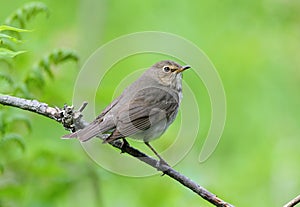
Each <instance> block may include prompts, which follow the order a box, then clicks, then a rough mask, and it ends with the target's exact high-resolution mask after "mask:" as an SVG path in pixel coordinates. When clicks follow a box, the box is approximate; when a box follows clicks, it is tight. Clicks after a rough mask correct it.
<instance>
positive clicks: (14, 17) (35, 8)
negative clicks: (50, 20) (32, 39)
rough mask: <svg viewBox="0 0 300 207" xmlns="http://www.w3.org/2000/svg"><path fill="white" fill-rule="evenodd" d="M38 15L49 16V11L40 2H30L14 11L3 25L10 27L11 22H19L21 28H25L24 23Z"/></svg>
mask: <svg viewBox="0 0 300 207" xmlns="http://www.w3.org/2000/svg"><path fill="white" fill-rule="evenodd" d="M39 13H46V15H47V16H48V15H49V9H48V7H47V5H46V4H44V3H42V2H30V3H27V4H25V5H24V6H22V7H21V8H19V9H18V10H16V11H15V12H14V13H12V14H11V15H10V16H9V17H8V18H7V19H6V20H5V23H6V24H8V25H11V24H12V22H14V21H17V22H19V24H20V26H21V27H22V28H24V27H25V23H26V22H28V21H30V19H32V18H33V17H35V16H36V15H37V14H39Z"/></svg>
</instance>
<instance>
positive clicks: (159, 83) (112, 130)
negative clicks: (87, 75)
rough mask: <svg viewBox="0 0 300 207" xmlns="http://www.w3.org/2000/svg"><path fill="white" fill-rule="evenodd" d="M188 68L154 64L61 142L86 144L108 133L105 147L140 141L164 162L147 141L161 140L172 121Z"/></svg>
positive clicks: (166, 62)
mask: <svg viewBox="0 0 300 207" xmlns="http://www.w3.org/2000/svg"><path fill="white" fill-rule="evenodd" d="M188 68H190V66H181V65H179V64H177V63H175V62H173V61H170V60H164V61H160V62H158V63H156V64H154V65H153V66H152V67H150V68H149V69H148V70H146V71H145V72H144V73H143V74H142V75H141V76H140V77H139V78H138V79H137V80H136V81H135V82H133V83H132V84H131V85H130V86H128V87H127V88H126V89H125V90H124V91H123V93H122V94H121V95H120V96H119V97H118V98H116V99H115V100H114V101H113V102H112V103H111V104H109V105H108V106H107V107H106V108H105V109H104V110H103V111H102V113H101V114H100V115H99V116H98V117H97V118H96V119H95V120H94V121H93V122H91V123H90V124H89V125H88V126H86V127H85V128H83V129H81V130H79V131H76V132H74V133H72V134H68V135H65V136H63V138H76V137H77V138H78V139H79V140H80V141H81V142H85V141H87V140H89V139H91V138H93V137H95V136H97V135H98V136H101V135H103V134H108V133H109V134H110V135H109V136H108V138H106V139H105V140H104V143H107V142H112V141H114V140H116V139H121V138H122V139H123V140H124V144H128V143H127V141H126V140H125V137H130V138H133V139H137V140H142V141H143V142H144V143H145V144H146V145H147V146H148V147H149V148H150V149H151V150H152V151H153V152H154V153H155V154H156V155H157V156H158V158H159V159H160V160H161V161H163V159H162V158H161V157H160V156H159V154H158V153H157V152H156V151H155V150H154V149H153V147H152V146H151V145H150V144H149V141H152V140H153V139H155V138H158V137H160V136H161V135H162V134H163V133H164V132H165V131H166V129H167V128H168V127H169V125H170V124H171V123H172V122H173V121H174V119H175V117H176V115H177V112H178V109H179V105H180V102H181V99H182V72H183V71H185V70H186V69H188Z"/></svg>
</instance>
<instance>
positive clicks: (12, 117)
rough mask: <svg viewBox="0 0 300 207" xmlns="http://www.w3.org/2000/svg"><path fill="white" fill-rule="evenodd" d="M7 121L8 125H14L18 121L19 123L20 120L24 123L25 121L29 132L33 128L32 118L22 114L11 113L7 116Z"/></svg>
mask: <svg viewBox="0 0 300 207" xmlns="http://www.w3.org/2000/svg"><path fill="white" fill-rule="evenodd" d="M5 122H6V125H7V126H9V125H13V124H15V123H17V122H18V125H19V124H20V122H22V123H24V125H25V126H26V128H27V129H28V131H29V132H31V130H32V127H31V122H30V119H29V118H27V117H26V116H24V115H22V114H11V115H10V116H9V117H7V119H6V120H5Z"/></svg>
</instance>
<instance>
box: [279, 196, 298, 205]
mask: <svg viewBox="0 0 300 207" xmlns="http://www.w3.org/2000/svg"><path fill="white" fill-rule="evenodd" d="M298 203H300V195H298V196H297V197H296V198H294V199H293V200H291V201H290V202H288V203H287V204H285V205H284V206H283V207H293V206H295V205H297V204H298Z"/></svg>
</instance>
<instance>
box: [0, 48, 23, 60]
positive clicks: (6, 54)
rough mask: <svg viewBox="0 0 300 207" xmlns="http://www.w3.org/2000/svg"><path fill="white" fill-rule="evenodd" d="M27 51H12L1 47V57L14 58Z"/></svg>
mask: <svg viewBox="0 0 300 207" xmlns="http://www.w3.org/2000/svg"><path fill="white" fill-rule="evenodd" d="M25 52H26V51H16V52H15V51H12V50H9V49H6V48H0V59H8V58H14V57H16V56H17V55H20V54H23V53H25Z"/></svg>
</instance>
